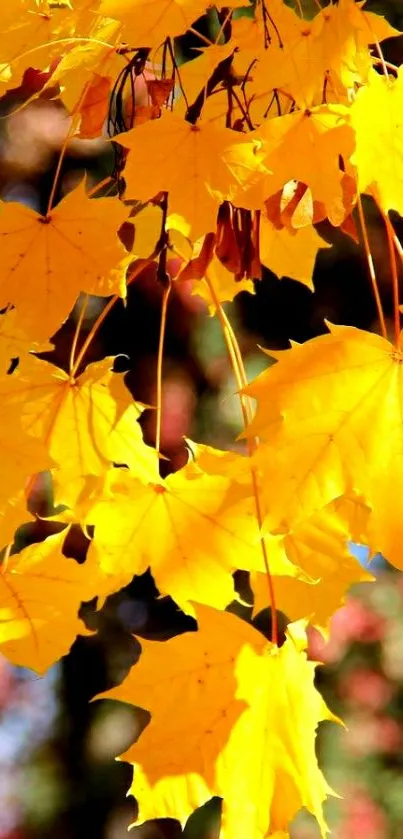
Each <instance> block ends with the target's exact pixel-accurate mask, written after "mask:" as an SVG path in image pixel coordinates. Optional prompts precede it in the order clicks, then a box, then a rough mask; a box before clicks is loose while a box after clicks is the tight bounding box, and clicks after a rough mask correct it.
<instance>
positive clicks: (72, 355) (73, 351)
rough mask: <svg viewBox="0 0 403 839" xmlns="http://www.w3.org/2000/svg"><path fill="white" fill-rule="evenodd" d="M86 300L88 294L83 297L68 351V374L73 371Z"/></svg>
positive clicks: (86, 304)
mask: <svg viewBox="0 0 403 839" xmlns="http://www.w3.org/2000/svg"><path fill="white" fill-rule="evenodd" d="M88 299H89V297H88V294H86V295H85V297H84V300H83V303H82V306H81V311H80V315H79V317H78V318H77V324H76V329H75V332H74V338H73V342H72V344H71V349H70V362H69V371H70V374H71V372H72V370H73V369H74V359H75V355H76V350H77V341H78V338H79V335H80V331H81V327H82V325H83V320H84V317H85V312H86V309H87V306H88Z"/></svg>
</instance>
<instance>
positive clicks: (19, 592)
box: [0, 530, 97, 673]
mask: <svg viewBox="0 0 403 839" xmlns="http://www.w3.org/2000/svg"><path fill="white" fill-rule="evenodd" d="M66 533H67V531H66V530H64V531H63V532H62V533H57V534H55V535H54V536H48V538H47V539H45V541H44V542H40V543H39V544H34V545H30V546H29V547H28V548H25V549H24V550H23V551H21V553H19V554H15V555H14V556H11V557H9V559H8V561H7V563H6V564H3V566H2V568H1V570H0V649H1V652H2V653H3V655H5V656H6V658H8V659H9V661H11V662H12V663H13V664H18V665H20V666H23V667H30V668H31V669H32V670H35V671H36V672H37V673H44V672H45V670H47V669H48V667H50V666H51V665H52V664H53V663H54V662H55V661H57V660H58V659H59V658H61V656H63V655H65V654H66V653H68V651H69V649H70V647H71V645H72V643H73V641H74V640H75V638H76V636H77V635H78V634H81V635H86V634H88V631H87V629H86V628H85V626H84V624H83V623H82V621H81V620H80V619H79V618H78V616H77V613H78V610H79V607H80V604H81V602H82V601H83V600H90V599H92V597H94V595H95V594H96V593H97V590H96V589H97V586H96V582H95V583H94V569H93V568H92V567H91V565H88V566H87V564H86V563H84V564H83V565H79V564H78V563H77V562H75V561H74V560H73V559H66V557H64V556H63V554H62V547H63V542H64V539H65V537H66ZM95 580H96V578H95Z"/></svg>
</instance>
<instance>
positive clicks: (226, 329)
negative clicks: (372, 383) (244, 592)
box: [205, 272, 278, 646]
mask: <svg viewBox="0 0 403 839" xmlns="http://www.w3.org/2000/svg"><path fill="white" fill-rule="evenodd" d="M205 280H206V283H207V285H208V288H209V291H210V294H211V299H212V300H213V302H214V305H215V307H216V309H217V317H218V319H219V321H220V324H221V328H222V332H223V336H224V340H225V343H226V346H227V351H228V355H229V358H230V362H231V367H232V370H233V373H234V377H235V381H236V383H237V387H238V390H239V400H240V405H241V412H242V418H243V423H244V426H245V428H246V427H247V426H248V425H249V423H250V421H251V419H252V406H251V402H250V399H249V397H248V396H246V395H245V394H244V393H243V390H244V388H245V387H246V386H247V384H248V380H247V377H246V372H245V366H244V363H243V358H242V353H241V349H240V346H239V343H238V341H237V338H236V335H235V333H234V330H233V329H232V326H231V323H230V321H229V319H228V317H227V315H226V313H225V311H224V309H223V307H222V305H221V303H220V301H219V299H218V297H217V294H216V291H215V288H214V285H213V283H212V281H211V279H210V277H209V276H208V272H206V275H205ZM258 442H259V441H258V439H257V438H256V437H255V438H252V439H251V438H248V439H247V443H246V445H247V450H248V456H249V457H250V458H251V457H252V455H253V454H254V453H255V451H256V449H257V446H258ZM250 472H251V479H252V489H253V498H254V502H255V513H256V521H257V523H258V527H259V531H260V545H261V549H262V556H263V563H264V567H265V570H266V578H267V585H268V594H269V602H270V608H271V619H272V624H271V626H272V629H271V640H272V643H273V644H274V645H275V646H277V643H278V627H277V610H276V598H275V592H274V585H273V578H272V575H271V572H270V564H269V558H268V554H267V547H266V541H265V537H264V535H263V533H262V527H263V519H264V516H263V510H262V505H261V500H260V492H259V480H258V473H257V470H256V468H255V467H254V466H252V464H251V466H250Z"/></svg>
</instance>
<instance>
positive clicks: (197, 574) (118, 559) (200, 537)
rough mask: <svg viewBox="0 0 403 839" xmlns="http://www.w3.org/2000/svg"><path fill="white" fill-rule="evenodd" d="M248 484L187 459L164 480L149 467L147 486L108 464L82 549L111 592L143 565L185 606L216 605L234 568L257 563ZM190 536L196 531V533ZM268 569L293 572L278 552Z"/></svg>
mask: <svg viewBox="0 0 403 839" xmlns="http://www.w3.org/2000/svg"><path fill="white" fill-rule="evenodd" d="M248 499H249V488H248V487H245V486H242V485H241V484H240V483H239V484H238V483H237V482H236V481H233V480H231V479H229V478H226V477H224V476H223V475H219V474H204V473H203V472H202V471H201V469H199V468H198V467H197V465H196V464H194V463H193V462H191V463H189V464H187V466H185V467H183V468H182V469H180V470H179V471H178V472H176V473H175V474H173V475H169V477H168V478H166V480H161V479H160V478H159V476H158V473H157V470H156V474H155V479H154V481H150V482H149V483H148V484H144V483H143V482H141V481H139V480H137V479H135V478H133V477H132V476H131V475H130V473H127V472H125V471H122V470H112V471H111V472H110V473H109V476H108V480H107V482H106V487H105V491H104V495H103V498H102V499H101V500H100V501H96V502H95V504H94V505H93V506H92V508H90V509H89V510H88V512H87V516H86V524H87V525H95V535H94V539H93V542H92V544H91V546H90V549H89V554H90V555H91V556H94V557H95V558H96V560H97V562H98V565H99V567H100V569H101V571H102V572H103V573H104V574H105V575H106V576H109V577H110V581H111V587H112V589H113V590H116V589H118V588H120V587H122V586H123V585H127V583H128V582H129V581H130V580H131V579H132V577H133V575H134V574H142V573H143V572H144V571H145V570H146V569H147V568H148V567H149V566H150V568H151V571H152V574H153V576H154V579H155V582H156V585H157V587H158V588H159V590H160V591H161V592H162V593H164V594H170V595H171V597H172V598H173V599H174V600H175V601H176V602H177V603H178V604H179V605H180V606H181V608H183V609H184V610H185V611H187V612H190V613H192V607H191V606H190V604H189V601H190V600H194V599H195V598H196V597H197V598H198V600H199V601H201V602H203V603H208V604H212V605H213V606H217V608H224V607H225V606H227V605H228V603H230V602H231V600H233V598H234V585H233V579H232V573H233V571H235V570H236V569H237V568H244V569H247V570H252V569H254V570H261V571H263V569H264V562H263V558H262V551H261V544H260V534H259V528H258V525H257V523H256V516H255V514H254V507H253V505H252V503H251V501H250V499H249V501H248ZM196 534H197V537H196ZM276 541H277V539H276V537H272V539H271V542H272V544H273V557H272V562H271V567H272V573H274V574H280V573H281V574H285V575H288V574H291V575H300V574H301V573H302V572H301V571H300V569H299V568H297V567H294V566H293V565H292V564H291V563H290V562H289V560H288V559H287V557H286V556H285V555H284V552H283V551H281V550H280V551H276V552H275V553H274V551H275V544H276Z"/></svg>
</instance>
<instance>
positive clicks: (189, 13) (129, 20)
mask: <svg viewBox="0 0 403 839" xmlns="http://www.w3.org/2000/svg"><path fill="white" fill-rule="evenodd" d="M217 5H218V6H220V5H222V3H218V4H217ZM243 5H244V0H230V2H229V6H230V7H231V8H236V7H237V6H243ZM205 10H206V2H205V0H101V5H100V7H99V12H100V14H101V15H104V16H105V17H111V18H116V19H117V20H119V21H121V23H122V24H123V31H122V37H123V38H124V39H125V40H126V41H128V42H129V43H130V44H131V46H132V47H133V48H134V47H158V46H160V44H162V43H163V42H164V41H165V39H166V38H168V37H171V38H173V37H175V36H176V35H182V34H183V33H184V32H186V30H187V29H188V28H189V26H191V25H192V23H194V21H195V20H196V19H197V18H198V17H200V16H201V15H202V14H203V13H204V12H205Z"/></svg>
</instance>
